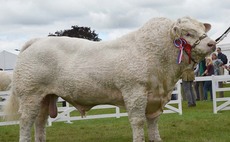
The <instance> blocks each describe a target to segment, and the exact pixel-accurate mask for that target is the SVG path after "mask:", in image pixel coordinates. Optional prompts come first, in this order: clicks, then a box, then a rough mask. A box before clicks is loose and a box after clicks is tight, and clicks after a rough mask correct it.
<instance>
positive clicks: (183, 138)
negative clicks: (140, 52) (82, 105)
mask: <svg viewBox="0 0 230 142" xmlns="http://www.w3.org/2000/svg"><path fill="white" fill-rule="evenodd" d="M212 108H213V107H212V102H211V101H199V102H197V106H196V107H192V108H188V107H187V102H185V101H184V102H183V115H178V114H163V115H161V118H160V121H159V130H160V134H161V137H162V139H163V140H164V142H229V141H230V111H221V112H219V113H218V114H213V110H212ZM100 111H101V110H100ZM109 111H111V110H109ZM93 113H95V112H93ZM145 130H146V127H145ZM18 133H19V127H18V125H13V126H1V127H0V142H16V141H18V138H19V136H18ZM32 133H33V132H32ZM63 141H65V142H131V141H132V132H131V127H130V124H129V122H128V118H127V117H122V118H118V119H117V118H104V119H94V120H80V121H74V122H73V124H67V123H64V122H55V123H53V126H51V127H47V142H63ZM146 141H147V135H146Z"/></svg>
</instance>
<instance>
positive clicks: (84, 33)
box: [48, 25, 101, 41]
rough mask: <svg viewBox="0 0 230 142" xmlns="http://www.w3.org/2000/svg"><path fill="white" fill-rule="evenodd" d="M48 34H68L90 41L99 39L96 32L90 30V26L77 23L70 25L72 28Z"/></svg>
mask: <svg viewBox="0 0 230 142" xmlns="http://www.w3.org/2000/svg"><path fill="white" fill-rule="evenodd" d="M48 36H68V37H77V38H83V39H88V40H92V41H101V39H100V38H98V34H96V33H95V31H94V30H93V31H92V30H91V29H90V27H78V26H77V25H76V26H72V29H68V30H64V31H62V30H61V31H56V32H55V33H54V34H52V33H49V35H48Z"/></svg>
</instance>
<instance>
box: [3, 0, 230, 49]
mask: <svg viewBox="0 0 230 142" xmlns="http://www.w3.org/2000/svg"><path fill="white" fill-rule="evenodd" d="M183 16H191V17H194V18H196V19H198V20H199V21H202V22H207V23H210V24H211V25H212V30H211V31H210V33H209V35H210V36H213V35H215V34H216V33H217V32H219V33H220V34H221V32H223V31H224V30H226V29H227V28H228V27H229V26H230V0H0V50H2V49H8V50H14V49H20V48H21V46H22V45H23V43H24V42H25V41H27V40H29V39H31V38H34V37H46V36H47V35H48V34H49V33H54V32H55V31H57V30H64V29H70V28H71V26H73V25H78V26H88V27H91V29H93V30H95V31H96V33H98V34H99V38H101V39H102V40H110V39H114V38H116V37H119V36H121V35H123V34H125V33H127V32H129V31H132V30H135V29H137V28H139V27H140V26H142V25H143V24H144V23H145V22H147V21H148V20H149V19H151V18H153V17H167V18H170V19H173V20H176V19H177V18H180V17H183Z"/></svg>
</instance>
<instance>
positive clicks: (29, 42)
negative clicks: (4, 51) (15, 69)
mask: <svg viewBox="0 0 230 142" xmlns="http://www.w3.org/2000/svg"><path fill="white" fill-rule="evenodd" d="M38 40H39V38H34V39H31V40H29V41H27V42H26V43H25V44H24V45H23V47H22V49H21V50H20V53H21V52H23V51H25V50H26V49H27V48H28V47H30V46H31V45H32V44H33V43H35V42H36V41H38Z"/></svg>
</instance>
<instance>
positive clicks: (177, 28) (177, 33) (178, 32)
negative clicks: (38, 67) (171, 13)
mask: <svg viewBox="0 0 230 142" xmlns="http://www.w3.org/2000/svg"><path fill="white" fill-rule="evenodd" d="M180 24H181V19H177V21H176V22H175V23H174V26H173V28H172V33H173V35H174V37H175V38H180V36H181V28H180V26H179V25H180Z"/></svg>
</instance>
